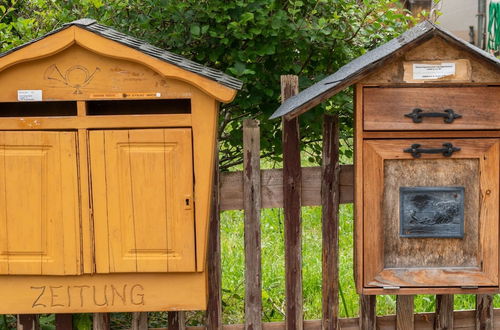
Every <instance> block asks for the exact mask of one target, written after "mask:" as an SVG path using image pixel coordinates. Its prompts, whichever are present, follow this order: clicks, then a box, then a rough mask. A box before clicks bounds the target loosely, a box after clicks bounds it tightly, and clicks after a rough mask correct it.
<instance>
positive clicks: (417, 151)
mask: <svg viewBox="0 0 500 330" xmlns="http://www.w3.org/2000/svg"><path fill="white" fill-rule="evenodd" d="M420 146H421V145H420V144H418V143H415V144H412V145H411V147H410V148H408V149H404V150H403V151H404V152H409V153H411V155H412V156H413V158H420V156H421V154H443V156H445V157H450V156H451V155H453V153H454V152H455V151H460V148H459V147H454V146H453V144H451V143H449V142H446V143H443V148H435V149H425V148H420Z"/></svg>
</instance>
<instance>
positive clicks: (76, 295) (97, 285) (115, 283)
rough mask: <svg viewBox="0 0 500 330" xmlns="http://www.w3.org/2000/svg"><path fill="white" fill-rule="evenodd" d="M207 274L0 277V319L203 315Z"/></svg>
mask: <svg viewBox="0 0 500 330" xmlns="http://www.w3.org/2000/svg"><path fill="white" fill-rule="evenodd" d="M206 283H207V278H206V273H196V272H195V273H155V274H147V273H143V274H137V273H134V274H94V275H79V276H31V275H30V276H12V275H7V276H0V299H2V301H6V302H8V303H4V304H0V313H1V314H11V313H12V314H25V313H29V314H39V313H94V312H96V313H97V312H98V313H108V312H145V311H168V310H202V309H206V299H207V297H206V294H205V292H206Z"/></svg>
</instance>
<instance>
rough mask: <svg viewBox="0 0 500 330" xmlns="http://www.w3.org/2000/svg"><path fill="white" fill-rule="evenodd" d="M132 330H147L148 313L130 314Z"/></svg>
mask: <svg viewBox="0 0 500 330" xmlns="http://www.w3.org/2000/svg"><path fill="white" fill-rule="evenodd" d="M131 328H132V330H148V313H146V312H135V313H132V326H131Z"/></svg>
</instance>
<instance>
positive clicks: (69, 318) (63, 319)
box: [56, 314, 73, 330]
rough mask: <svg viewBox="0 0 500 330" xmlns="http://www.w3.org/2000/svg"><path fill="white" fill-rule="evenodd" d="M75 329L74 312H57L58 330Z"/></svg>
mask: <svg viewBox="0 0 500 330" xmlns="http://www.w3.org/2000/svg"><path fill="white" fill-rule="evenodd" d="M71 329H73V314H56V330H71Z"/></svg>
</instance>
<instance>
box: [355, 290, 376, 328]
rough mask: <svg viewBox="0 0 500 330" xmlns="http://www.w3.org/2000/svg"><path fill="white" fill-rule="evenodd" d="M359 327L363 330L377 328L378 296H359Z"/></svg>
mask: <svg viewBox="0 0 500 330" xmlns="http://www.w3.org/2000/svg"><path fill="white" fill-rule="evenodd" d="M359 299H360V303H359V328H360V329H361V330H376V329H377V310H376V305H377V296H365V295H360V296H359Z"/></svg>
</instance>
